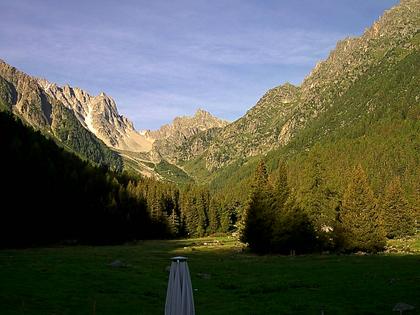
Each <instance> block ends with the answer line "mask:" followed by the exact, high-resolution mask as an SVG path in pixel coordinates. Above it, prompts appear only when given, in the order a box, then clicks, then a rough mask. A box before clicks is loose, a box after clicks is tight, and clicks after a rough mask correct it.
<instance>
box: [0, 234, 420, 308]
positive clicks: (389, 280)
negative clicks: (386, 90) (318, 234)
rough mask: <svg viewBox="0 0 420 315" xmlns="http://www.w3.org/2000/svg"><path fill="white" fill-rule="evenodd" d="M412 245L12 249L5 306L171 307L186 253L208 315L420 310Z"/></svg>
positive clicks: (6, 260) (2, 258)
mask: <svg viewBox="0 0 420 315" xmlns="http://www.w3.org/2000/svg"><path fill="white" fill-rule="evenodd" d="M400 245H402V244H395V246H396V247H398V246H400ZM395 246H394V247H395ZM411 246H412V247H413V248H415V250H417V252H416V253H412V254H404V255H403V254H381V255H365V256H358V255H351V256H346V255H309V256H296V257H289V256H255V255H252V254H249V253H247V251H244V250H243V248H242V246H241V245H240V244H239V243H238V242H237V241H235V240H234V239H233V238H228V237H224V238H203V239H188V240H176V241H144V242H138V243H136V244H128V245H124V246H103V247H90V246H72V247H56V248H39V249H24V250H3V251H0V313H1V314H3V315H12V314H16V315H17V314H19V315H20V314H33V315H36V314H40V315H41V314H42V315H47V314H81V315H82V314H98V315H105V314H119V315H123V314H147V315H152V314H163V309H164V303H165V296H166V285H167V279H168V271H167V267H168V266H169V264H170V261H169V258H170V257H172V256H175V255H184V256H187V257H188V258H189V268H190V273H191V277H192V283H193V288H194V299H195V305H196V313H197V314H199V315H203V314H214V315H216V314H230V315H233V314H321V310H324V313H325V314H395V313H393V312H392V308H393V306H394V305H395V304H396V303H398V302H404V303H408V304H411V305H415V306H416V309H415V310H414V311H411V313H408V314H420V300H419V297H420V268H419V266H420V240H419V239H417V240H416V241H413V242H412V244H411ZM116 260H119V261H121V266H119V267H112V266H111V265H110V263H111V262H115V261H116Z"/></svg>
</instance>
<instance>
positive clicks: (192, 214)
mask: <svg viewBox="0 0 420 315" xmlns="http://www.w3.org/2000/svg"><path fill="white" fill-rule="evenodd" d="M0 135H1V138H0V145H1V147H2V152H3V153H2V180H3V183H4V184H5V185H4V188H3V191H2V195H3V196H4V199H3V206H2V207H1V208H2V210H1V212H0V215H1V220H0V222H1V229H0V247H28V246H42V245H48V244H57V243H66V242H67V243H68V242H70V243H81V244H118V243H124V242H127V241H131V240H137V239H150V238H172V237H178V236H185V235H191V236H202V235H205V234H206V233H215V232H228V231H230V229H231V228H232V226H231V221H230V218H229V215H227V216H225V215H223V214H221V213H217V215H216V214H215V212H216V211H217V210H216V208H215V206H216V204H217V203H216V202H213V201H211V200H210V193H209V191H208V190H207V189H206V188H201V187H195V186H191V185H188V186H185V187H182V188H181V189H180V188H178V187H177V186H176V185H175V184H172V183H166V182H159V181H157V180H154V179H150V178H143V177H138V176H133V175H129V174H127V173H121V172H115V171H112V170H110V169H109V168H108V167H106V166H97V165H95V164H93V163H92V162H89V161H85V160H82V159H80V157H79V156H76V155H75V154H74V153H72V152H69V151H68V150H66V149H65V148H63V147H60V146H58V145H57V143H56V142H55V141H53V140H51V139H48V138H46V137H45V136H44V135H43V134H41V133H40V132H39V131H35V130H33V129H32V128H30V127H27V126H25V125H24V124H23V123H22V122H21V121H20V119H19V118H17V117H15V116H13V115H12V114H11V113H8V112H0Z"/></svg>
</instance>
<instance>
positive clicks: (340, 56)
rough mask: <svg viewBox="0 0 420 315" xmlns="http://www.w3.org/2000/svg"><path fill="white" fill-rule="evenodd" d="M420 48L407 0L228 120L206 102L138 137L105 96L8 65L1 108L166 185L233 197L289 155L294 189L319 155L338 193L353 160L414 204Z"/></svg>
mask: <svg viewBox="0 0 420 315" xmlns="http://www.w3.org/2000/svg"><path fill="white" fill-rule="evenodd" d="M419 53H420V2H419V1H418V0H402V1H401V2H400V4H399V5H397V6H395V7H393V8H392V9H390V10H388V11H386V12H385V13H384V15H383V16H382V17H381V18H380V19H379V20H378V21H377V22H375V23H374V24H373V26H372V27H370V28H369V29H367V30H366V31H365V32H364V33H363V34H362V35H361V36H360V37H357V38H346V39H344V40H342V41H340V42H338V43H337V46H336V48H335V49H334V50H333V51H331V53H330V55H329V56H328V58H327V59H326V60H324V61H321V62H319V63H318V64H317V65H316V67H315V68H314V69H313V70H312V71H311V73H309V74H308V76H307V77H306V78H305V79H304V81H303V82H302V84H301V85H299V86H294V85H292V84H289V83H286V84H283V85H280V86H278V87H274V88H272V89H270V90H268V91H267V92H266V93H265V94H264V95H263V96H262V98H261V99H260V100H259V101H258V102H257V104H256V105H255V106H254V107H252V108H251V109H250V110H249V111H248V112H247V113H246V114H245V115H244V116H243V117H241V118H240V119H238V120H236V121H234V122H231V123H229V122H227V121H225V120H222V119H219V118H216V117H214V116H212V115H211V114H210V113H208V112H206V111H205V110H202V109H199V110H197V112H196V113H195V115H194V116H192V117H177V118H175V119H174V120H173V122H172V123H171V124H168V125H164V126H162V127H161V128H160V129H159V130H155V131H151V130H147V131H143V132H139V131H137V130H135V128H134V126H133V123H132V122H131V121H130V120H129V119H128V118H126V117H124V116H122V115H120V114H119V113H118V110H117V105H116V103H115V101H114V100H113V99H112V98H111V97H110V96H108V95H106V94H105V93H101V94H99V95H97V96H92V95H89V94H88V93H87V92H85V91H84V90H82V89H79V88H73V87H70V86H68V85H66V86H63V87H60V86H58V85H56V84H54V83H50V82H48V81H47V80H45V79H38V78H33V77H30V76H28V75H26V74H24V73H23V72H20V71H18V70H17V69H15V68H14V67H12V66H10V65H8V64H6V63H5V62H4V61H0V107H2V108H3V109H4V110H8V111H12V112H13V113H14V114H16V115H17V116H19V117H20V118H21V119H22V120H23V121H24V122H26V123H27V124H29V125H31V126H33V127H34V128H36V129H39V130H41V131H43V132H44V133H45V135H47V136H49V137H53V138H54V139H57V142H58V143H59V144H61V145H64V146H65V147H67V148H69V149H70V150H73V151H75V152H77V153H78V154H79V155H80V156H81V157H84V158H86V159H90V160H92V161H94V162H96V163H99V164H106V165H108V166H110V167H111V168H114V169H117V170H120V169H122V168H125V169H126V170H128V171H130V172H135V173H141V174H143V175H146V176H153V177H156V178H158V179H162V180H169V181H173V182H184V183H185V182H192V181H195V182H196V183H199V184H201V183H206V184H209V185H210V187H212V188H213V189H214V190H216V191H219V192H221V193H223V194H226V195H234V196H235V197H232V198H231V199H237V198H239V199H240V200H243V199H244V198H245V196H244V190H243V189H242V187H243V185H245V184H246V183H248V182H249V179H250V176H251V173H252V170H253V169H254V168H255V165H256V163H257V161H258V160H259V159H261V158H264V159H265V160H266V161H267V164H268V166H269V169H270V170H273V169H275V168H276V166H277V164H278V162H279V161H280V160H286V161H287V162H288V169H289V172H290V173H292V174H294V176H293V177H292V184H293V185H294V187H295V188H296V190H297V194H298V195H299V189H306V188H305V185H306V182H305V180H306V179H305V178H306V177H305V176H307V175H305V174H308V169H311V168H313V167H314V166H313V165H314V164H316V163H318V162H316V161H318V160H319V161H320V162H319V163H321V164H322V165H324V167H327V166H328V169H329V171H328V174H327V179H326V181H327V182H328V183H329V185H331V186H334V187H336V190H337V191H338V192H341V191H342V190H343V187H345V185H346V176H345V175H346V174H347V173H348V172H349V170H350V169H351V167H352V166H353V165H354V164H356V163H361V164H363V165H364V167H365V168H366V169H367V170H368V173H369V176H370V178H371V180H372V183H373V186H374V188H375V189H376V190H377V191H380V190H381V189H383V187H384V186H385V185H386V183H387V182H388V181H389V180H390V179H391V178H392V177H393V176H396V175H398V176H401V178H402V182H403V186H404V187H405V189H406V192H407V194H408V195H409V196H411V198H412V199H415V198H416V197H415V196H416V193H417V192H416V188H415V187H417V186H416V185H420V184H419V180H418V178H420V167H419V165H420V161H419V159H420V154H419V152H420V139H419V135H420V125H419V121H420V89H419V86H420V72H419V69H420V54H419ZM314 161H315V162H314ZM384 165H386V166H387V167H386V168H384ZM303 170H305V173H304V172H303ZM309 173H310V172H309ZM299 187H300V188H299ZM419 187H420V186H419ZM238 196H239V197H238Z"/></svg>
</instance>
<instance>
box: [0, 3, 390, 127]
mask: <svg viewBox="0 0 420 315" xmlns="http://www.w3.org/2000/svg"><path fill="white" fill-rule="evenodd" d="M397 3H398V1H397V0H287V1H286V0H206V1H204V0H165V1H163V0H153V1H149V0H120V1H118V0H115V1H110V0H89V1H88V0H71V1H64V0H54V1H52V0H51V1H50V0H0V59H3V60H4V61H6V62H7V63H9V64H11V65H13V66H15V67H17V68H18V69H19V70H21V71H24V72H26V73H28V74H30V75H33V76H36V77H42V78H45V79H47V80H49V81H51V82H55V83H57V84H59V85H64V84H69V85H70V86H73V87H79V88H82V89H84V90H86V91H87V92H89V93H90V94H93V95H97V94H99V93H100V92H102V91H103V92H105V93H106V94H108V95H110V96H112V97H113V98H114V99H115V101H116V103H117V106H118V109H119V112H120V114H123V115H125V116H126V117H128V118H129V119H130V120H132V121H133V122H134V124H135V126H136V128H137V129H139V130H142V129H157V128H159V126H161V125H162V124H164V123H168V122H170V121H171V120H172V119H173V118H174V117H175V116H181V115H192V114H193V113H194V112H195V111H196V109H197V108H203V109H206V110H208V111H210V112H211V113H212V114H214V115H216V116H218V117H220V118H224V119H226V120H229V121H233V120H235V119H237V118H239V117H240V116H242V115H244V114H245V113H246V111H247V110H248V109H250V108H251V107H252V106H253V105H255V103H256V102H257V101H258V99H259V98H260V97H261V96H262V95H263V94H264V93H265V92H266V91H267V90H268V89H270V88H272V87H275V86H278V85H280V84H284V83H286V82H290V83H293V84H300V83H301V82H302V80H303V79H304V78H305V76H306V75H307V74H308V73H309V72H310V71H311V69H312V68H313V67H314V66H315V65H316V63H317V62H319V61H320V60H323V59H325V58H326V57H327V56H328V54H329V52H330V51H331V49H333V48H334V47H335V44H336V42H337V41H338V40H340V39H343V38H345V37H348V36H359V35H361V34H362V33H363V31H364V30H365V29H366V28H367V27H369V26H370V25H372V23H373V22H374V21H375V20H377V19H378V18H379V17H380V16H381V15H382V14H383V12H384V10H386V9H389V8H391V7H392V6H393V5H395V4H397Z"/></svg>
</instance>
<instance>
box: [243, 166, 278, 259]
mask: <svg viewBox="0 0 420 315" xmlns="http://www.w3.org/2000/svg"><path fill="white" fill-rule="evenodd" d="M272 200H273V197H272V190H271V187H270V185H269V182H268V175H267V170H266V167H265V164H264V162H263V161H261V162H260V163H259V164H258V166H257V169H256V171H255V174H254V179H253V182H252V186H251V193H250V196H249V200H248V203H247V205H246V207H245V210H244V215H243V229H242V231H240V232H241V241H243V242H245V243H248V245H249V247H250V248H251V250H253V251H255V252H258V253H267V252H269V251H270V245H271V236H272V229H273V223H274V222H273V221H274V220H273V217H272Z"/></svg>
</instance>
